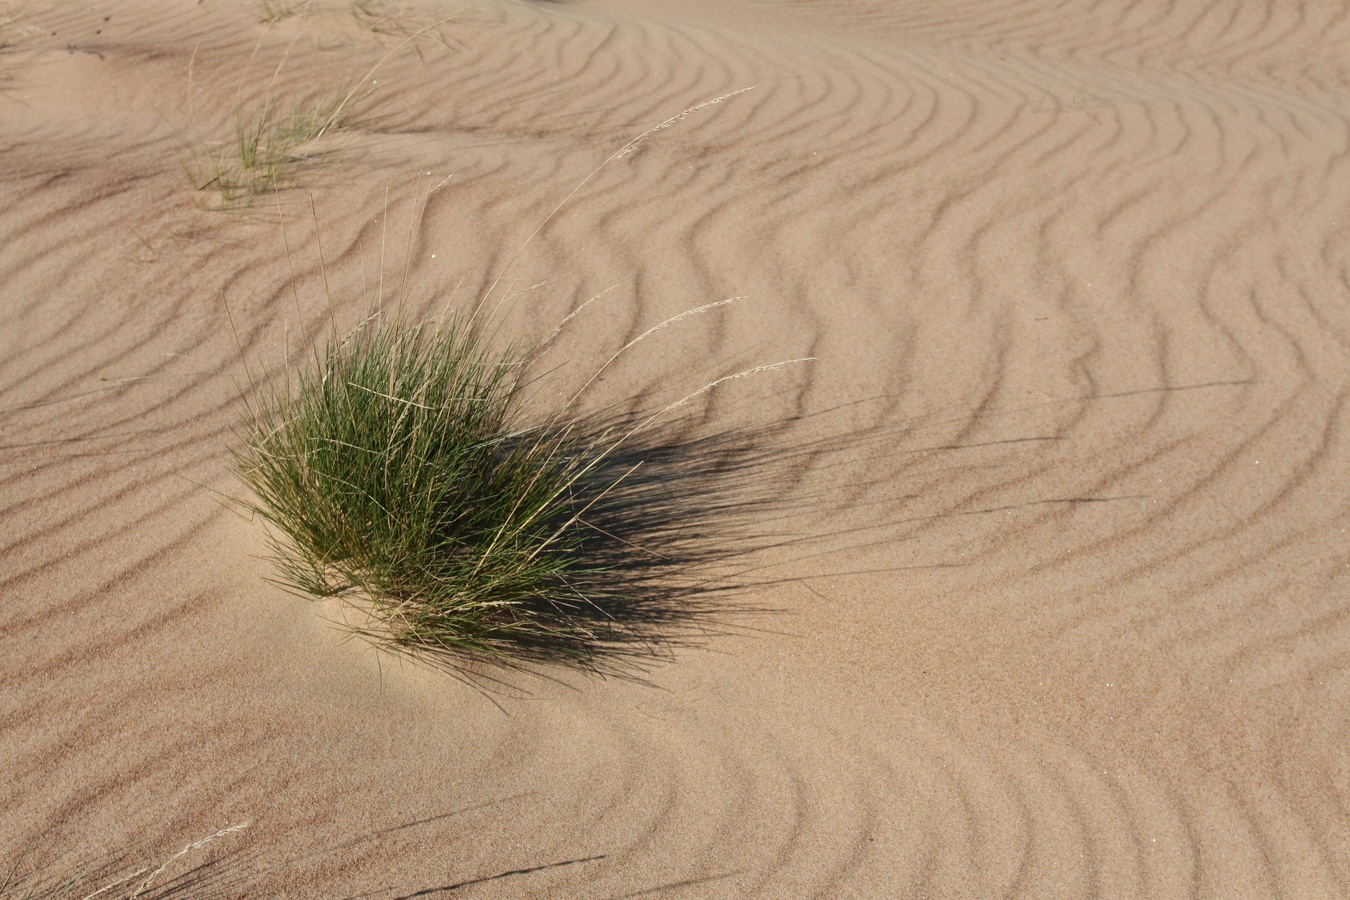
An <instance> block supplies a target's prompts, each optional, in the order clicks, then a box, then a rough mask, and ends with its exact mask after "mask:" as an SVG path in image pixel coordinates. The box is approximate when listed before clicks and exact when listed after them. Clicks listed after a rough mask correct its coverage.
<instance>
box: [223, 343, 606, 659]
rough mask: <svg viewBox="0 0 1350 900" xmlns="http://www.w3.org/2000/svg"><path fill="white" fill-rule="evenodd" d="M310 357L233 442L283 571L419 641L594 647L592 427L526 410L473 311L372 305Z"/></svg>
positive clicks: (580, 653) (447, 650)
mask: <svg viewBox="0 0 1350 900" xmlns="http://www.w3.org/2000/svg"><path fill="white" fill-rule="evenodd" d="M316 362H317V365H315V366H313V367H311V368H310V369H309V370H308V371H305V372H302V373H300V374H299V375H297V376H296V377H295V378H294V379H292V380H291V381H289V382H288V383H287V384H286V385H285V386H283V387H275V388H273V389H271V390H270V391H268V392H266V393H265V394H263V395H261V396H259V397H258V399H257V403H256V404H255V405H254V406H253V407H252V408H251V410H250V413H249V419H248V422H247V425H246V428H245V432H246V433H245V435H244V440H243V444H242V449H241V450H239V451H238V452H237V454H236V456H237V464H238V471H239V473H240V474H241V476H242V478H243V480H244V482H245V483H246V484H247V485H248V486H249V487H250V488H252V490H253V492H254V494H255V496H256V500H254V501H253V502H252V503H251V504H250V509H251V510H252V511H253V512H255V513H256V514H258V515H259V516H261V518H263V519H264V520H265V521H266V522H268V523H270V525H271V526H272V531H273V535H272V543H273V548H272V549H273V551H274V557H275V561H276V562H277V564H278V566H279V572H280V577H279V579H278V581H279V582H280V583H281V584H283V585H284V586H287V587H289V588H291V589H293V590H296V591H298V592H299V593H301V594H307V595H311V596H315V597H332V596H348V597H355V598H359V600H360V605H361V606H362V607H363V608H364V609H365V610H366V611H367V612H368V613H369V615H370V621H371V624H370V625H368V626H367V625H362V626H356V630H357V631H358V632H359V633H362V634H363V635H365V636H366V637H368V638H371V639H373V640H374V641H375V642H376V643H377V644H381V645H385V646H388V647H391V648H393V649H396V650H401V651H405V652H408V653H411V654H413V655H417V656H419V657H422V658H426V657H428V656H430V657H439V658H445V657H450V658H458V657H463V656H471V657H472V656H478V657H483V656H486V657H491V658H495V659H498V660H505V659H508V658H512V659H514V658H521V657H526V658H547V659H563V660H571V661H584V660H586V659H588V658H589V657H590V656H591V655H592V654H593V653H594V651H595V650H596V648H597V646H598V645H599V644H600V643H603V641H604V634H603V632H604V630H605V627H606V626H605V625H604V624H603V617H598V616H596V615H595V612H596V607H595V606H594V604H593V602H592V599H591V598H590V597H589V596H588V592H587V591H586V590H584V589H583V588H581V587H579V586H578V585H579V584H581V583H583V582H585V583H593V582H594V576H595V574H596V572H595V571H593V569H592V568H589V567H588V566H587V564H586V563H585V561H584V557H585V554H584V553H582V552H580V551H581V547H582V544H583V542H584V539H585V534H584V531H585V529H586V526H585V525H584V524H583V522H582V519H581V516H582V515H583V514H584V513H585V512H586V511H587V510H588V508H590V507H591V506H592V505H593V504H595V503H596V502H597V501H599V500H601V499H602V498H603V496H604V494H605V493H606V491H607V489H608V488H607V487H606V486H605V485H603V484H596V483H595V480H594V479H593V478H591V477H589V476H590V475H591V474H592V473H593V470H594V468H595V465H596V460H597V456H596V453H595V451H594V448H595V447H596V444H597V439H595V438H591V439H587V440H583V439H581V438H580V437H579V434H578V429H577V428H576V427H563V426H558V425H555V424H545V425H541V426H535V427H521V426H520V425H519V423H518V422H517V421H516V416H515V408H516V405H517V399H518V396H519V392H520V389H521V383H520V374H521V369H522V366H521V360H520V359H519V358H518V357H516V356H513V355H511V354H509V353H508V354H506V355H498V354H494V353H493V352H492V351H490V350H489V349H488V347H487V346H486V345H485V342H484V341H483V340H482V339H481V338H480V336H479V335H477V334H476V333H475V331H474V330H473V329H472V328H471V327H470V326H469V325H468V324H467V323H466V322H463V321H458V320H453V319H452V320H450V321H449V322H447V323H443V324H442V325H441V326H440V327H435V328H433V327H430V326H414V325H410V324H407V323H404V322H401V321H398V320H385V319H383V318H381V317H378V316H377V317H375V318H373V319H371V320H368V321H367V322H366V323H365V324H364V325H363V326H361V327H359V328H357V329H356V330H355V331H354V332H353V333H351V334H350V335H348V336H347V337H346V338H345V339H343V340H340V341H338V340H334V341H332V342H331V344H330V347H329V348H328V349H327V351H326V353H325V355H323V356H322V357H321V358H319V359H316ZM597 622H600V623H601V624H599V625H597Z"/></svg>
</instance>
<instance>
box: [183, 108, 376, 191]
mask: <svg viewBox="0 0 1350 900" xmlns="http://www.w3.org/2000/svg"><path fill="white" fill-rule="evenodd" d="M366 96H368V94H367V93H366V92H362V91H359V90H354V89H353V90H343V91H339V92H337V93H335V94H332V95H331V96H328V97H325V98H322V99H319V100H312V101H308V102H296V103H293V104H291V106H290V107H289V109H286V108H283V106H282V104H281V102H280V101H279V100H277V99H275V98H269V99H268V100H267V101H265V102H264V103H263V104H262V106H261V107H260V108H259V109H258V111H257V112H256V113H254V114H253V115H251V116H246V115H244V114H242V113H241V114H240V115H238V116H237V117H236V120H235V129H234V140H233V141H232V142H227V143H225V144H224V145H222V146H221V147H219V148H218V149H216V150H214V151H205V152H202V153H197V154H194V156H193V158H192V160H191V162H190V163H189V165H188V176H189V178H191V179H192V183H193V186H194V187H195V188H196V189H197V190H199V191H207V190H214V191H218V192H219V194H220V201H221V204H222V205H223V206H227V207H228V206H235V205H238V204H241V203H247V202H248V201H250V200H252V199H253V198H255V197H257V196H259V195H261V194H266V193H269V192H271V191H275V190H280V189H282V188H287V187H291V186H293V183H294V178H295V175H296V173H297V171H298V170H299V169H300V168H301V167H302V166H304V165H305V164H306V163H311V162H313V161H314V160H316V159H317V158H318V157H319V155H320V154H319V153H318V142H319V141H320V139H322V138H324V137H325V136H328V135H331V134H334V133H336V132H339V131H342V130H343V129H347V128H351V127H353V126H354V125H356V124H357V122H358V121H359V117H358V115H357V106H358V105H359V103H360V101H361V100H362V99H364V97H366Z"/></svg>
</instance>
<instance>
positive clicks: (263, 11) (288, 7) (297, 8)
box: [258, 0, 312, 25]
mask: <svg viewBox="0 0 1350 900" xmlns="http://www.w3.org/2000/svg"><path fill="white" fill-rule="evenodd" d="M311 2H312V0H298V2H295V0H258V14H259V17H260V18H259V21H261V22H262V23H263V24H264V25H273V24H275V23H277V22H283V21H285V20H286V19H289V18H291V17H292V16H298V15H301V14H302V13H304V12H305V11H307V10H308V9H309V7H310V3H311Z"/></svg>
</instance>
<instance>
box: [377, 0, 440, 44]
mask: <svg viewBox="0 0 1350 900" xmlns="http://www.w3.org/2000/svg"><path fill="white" fill-rule="evenodd" d="M351 15H352V19H353V20H355V22H356V24H357V25H359V26H360V27H361V28H364V29H365V30H366V31H369V32H371V33H372V34H384V35H390V36H393V37H403V38H409V37H420V36H427V35H429V36H432V37H435V38H437V39H438V40H440V41H441V42H442V43H445V38H444V36H443V35H441V34H440V33H439V31H438V29H439V27H440V26H442V25H444V24H446V23H447V22H449V21H451V20H452V19H454V18H455V16H456V15H457V14H455V13H451V14H449V15H441V14H439V13H438V14H436V15H434V16H431V17H428V16H427V15H425V14H418V13H416V12H415V11H413V10H412V9H409V8H408V6H407V4H405V3H399V2H397V0H352V3H351Z"/></svg>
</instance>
